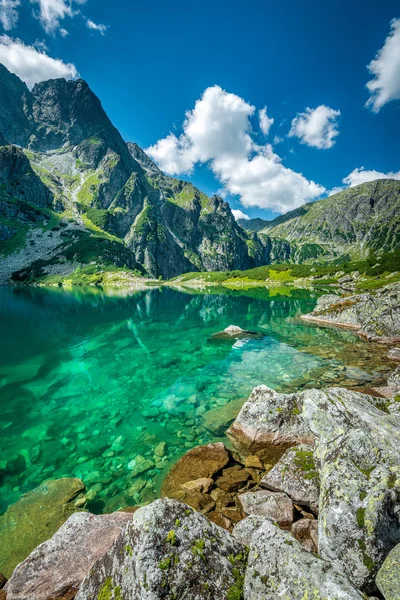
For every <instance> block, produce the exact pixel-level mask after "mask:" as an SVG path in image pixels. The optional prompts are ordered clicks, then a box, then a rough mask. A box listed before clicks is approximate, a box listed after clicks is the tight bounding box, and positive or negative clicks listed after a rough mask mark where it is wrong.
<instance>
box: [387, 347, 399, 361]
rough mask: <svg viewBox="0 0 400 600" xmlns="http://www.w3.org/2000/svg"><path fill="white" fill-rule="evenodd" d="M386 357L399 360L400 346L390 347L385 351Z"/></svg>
mask: <svg viewBox="0 0 400 600" xmlns="http://www.w3.org/2000/svg"><path fill="white" fill-rule="evenodd" d="M387 356H388V358H390V359H391V360H396V361H399V362H400V348H391V349H390V350H389V352H388V353H387Z"/></svg>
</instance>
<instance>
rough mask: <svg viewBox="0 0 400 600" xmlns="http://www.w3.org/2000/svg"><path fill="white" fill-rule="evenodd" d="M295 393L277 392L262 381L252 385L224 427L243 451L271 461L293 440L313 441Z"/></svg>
mask: <svg viewBox="0 0 400 600" xmlns="http://www.w3.org/2000/svg"><path fill="white" fill-rule="evenodd" d="M298 400H299V397H298V395H297V394H277V393H276V392H275V391H274V390H271V389H270V388H268V387H267V386H265V385H261V386H259V387H256V388H255V389H254V390H253V392H252V394H251V395H250V398H249V399H248V401H247V402H246V403H245V404H244V405H243V407H242V409H241V411H240V413H239V415H238V416H237V418H236V420H235V421H234V423H233V424H232V425H231V426H230V428H229V429H228V431H227V435H228V437H229V439H230V440H231V441H232V443H233V445H234V446H235V447H236V448H237V449H238V450H239V451H240V452H241V453H243V454H245V455H249V454H258V455H259V456H261V457H262V458H263V460H264V462H265V463H271V464H275V463H276V462H277V461H278V460H279V459H280V458H281V456H282V455H283V454H284V452H285V451H286V450H287V449H288V448H290V447H291V446H294V445H296V444H313V443H314V439H315V438H314V435H313V434H312V432H311V431H310V429H309V428H308V427H307V425H306V424H305V423H304V422H303V420H302V419H301V418H300V415H301V404H299V401H298Z"/></svg>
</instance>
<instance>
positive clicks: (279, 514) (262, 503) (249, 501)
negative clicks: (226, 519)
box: [238, 490, 293, 529]
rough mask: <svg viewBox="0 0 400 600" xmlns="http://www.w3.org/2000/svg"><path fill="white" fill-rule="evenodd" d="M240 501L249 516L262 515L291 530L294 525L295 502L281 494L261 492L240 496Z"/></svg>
mask: <svg viewBox="0 0 400 600" xmlns="http://www.w3.org/2000/svg"><path fill="white" fill-rule="evenodd" d="M238 500H239V502H240V504H241V506H242V508H243V512H245V513H246V514H247V515H262V516H264V517H269V518H270V519H273V520H274V521H276V523H278V525H279V526H280V527H282V528H283V529H289V528H290V526H291V525H292V523H293V502H292V501H291V500H290V498H289V497H288V496H287V495H286V494H283V493H281V492H270V491H267V490H259V491H257V492H245V493H244V494H239V495H238Z"/></svg>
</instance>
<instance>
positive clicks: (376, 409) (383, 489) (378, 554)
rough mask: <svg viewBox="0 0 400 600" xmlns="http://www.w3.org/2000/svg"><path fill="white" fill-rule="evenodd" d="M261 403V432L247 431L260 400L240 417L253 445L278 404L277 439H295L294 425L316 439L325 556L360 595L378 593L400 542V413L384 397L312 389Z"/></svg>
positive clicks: (321, 550) (321, 541) (267, 397)
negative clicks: (377, 580) (378, 577)
mask: <svg viewBox="0 0 400 600" xmlns="http://www.w3.org/2000/svg"><path fill="white" fill-rule="evenodd" d="M259 397H260V400H259V401H258V402H257V414H258V416H259V420H260V427H259V429H258V431H257V430H256V429H251V428H250V426H249V427H247V430H246V428H245V427H243V423H244V422H245V423H246V421H245V420H244V419H243V415H246V414H250V415H253V414H254V413H255V411H254V400H252V399H251V398H250V401H249V403H248V405H246V404H245V405H244V407H243V409H242V411H241V415H242V416H241V415H239V426H240V427H241V428H242V431H244V432H245V433H246V434H248V438H247V439H248V443H250V444H251V442H252V440H253V439H254V438H255V437H256V436H257V435H258V436H260V434H259V432H260V430H262V431H263V432H264V433H263V435H264V436H265V435H266V434H268V433H269V431H270V428H271V400H270V398H271V397H272V398H273V404H274V405H275V406H277V407H280V408H281V410H280V412H279V415H280V422H278V421H277V420H275V421H273V422H274V426H275V428H274V430H273V434H274V436H275V439H280V437H281V436H284V437H285V438H286V439H287V437H289V436H290V423H294V430H293V434H292V435H293V437H294V438H295V439H296V438H297V439H298V438H299V437H300V436H299V435H298V434H299V431H302V432H309V435H311V436H312V437H313V438H314V439H315V454H314V456H315V465H316V466H317V471H318V476H319V479H320V497H319V536H318V538H319V539H318V546H319V554H320V556H321V557H322V558H324V559H328V560H330V561H331V562H332V563H334V564H335V566H336V568H337V569H338V570H339V571H340V570H344V571H345V572H346V574H347V575H348V577H349V578H350V580H351V581H352V582H353V584H354V585H355V586H356V587H357V588H360V589H363V591H365V592H367V593H373V592H374V591H375V589H376V586H375V581H374V580H375V576H376V573H377V571H378V570H379V568H380V566H381V565H382V563H383V561H384V559H385V557H386V555H387V554H388V552H389V551H390V550H391V549H392V548H393V546H394V545H395V544H396V543H398V542H399V541H400V511H399V503H400V414H398V413H395V412H393V413H392V414H391V413H390V410H391V404H390V403H388V402H386V401H385V400H383V399H381V398H380V399H378V398H373V397H372V396H367V395H365V394H360V393H357V392H352V391H350V390H346V389H341V388H331V389H328V390H325V391H321V390H307V391H305V392H302V393H298V394H295V395H294V398H293V399H292V397H291V396H289V397H288V396H287V395H285V394H280V395H279V394H275V393H274V392H272V391H271V393H270V394H269V393H267V391H266V390H263V392H262V395H261V394H260V395H259ZM262 397H263V398H264V400H262V399H261V398H262ZM288 398H291V402H290V403H289V402H288ZM293 405H295V406H296V418H295V419H293V414H292V413H293V410H292V407H293ZM247 422H249V419H248V420H247ZM250 423H252V421H251V420H250ZM231 429H232V430H233V431H235V430H237V424H236V423H234V424H233V425H232V428H231Z"/></svg>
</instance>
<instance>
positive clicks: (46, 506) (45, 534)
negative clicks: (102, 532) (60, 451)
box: [0, 478, 85, 578]
mask: <svg viewBox="0 0 400 600" xmlns="http://www.w3.org/2000/svg"><path fill="white" fill-rule="evenodd" d="M84 490H85V486H84V484H83V482H82V481H81V480H80V479H67V478H65V479H52V480H49V481H46V482H45V483H43V484H42V485H40V486H39V487H37V488H36V489H34V490H33V491H32V492H28V493H27V494H25V495H24V496H22V497H21V498H20V500H18V502H16V503H15V504H12V505H11V506H9V507H8V509H7V511H6V512H5V513H4V515H2V516H1V517H0V540H1V543H0V572H1V573H3V575H4V576H5V577H7V578H10V576H11V574H12V572H13V571H14V569H15V567H16V566H17V565H18V564H19V563H20V562H22V561H23V560H25V558H27V556H29V554H30V553H31V552H32V550H33V549H34V548H36V546H38V545H39V544H41V543H42V542H45V541H46V540H48V539H49V538H51V536H52V535H54V533H55V532H56V531H57V530H58V529H59V528H60V527H61V525H62V524H63V523H65V521H66V520H67V519H68V517H70V515H71V514H72V513H74V512H77V511H79V510H82V507H79V506H78V505H79V504H81V503H80V502H78V505H75V503H74V502H75V501H77V499H78V497H79V496H80V495H82V494H83V492H84Z"/></svg>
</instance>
